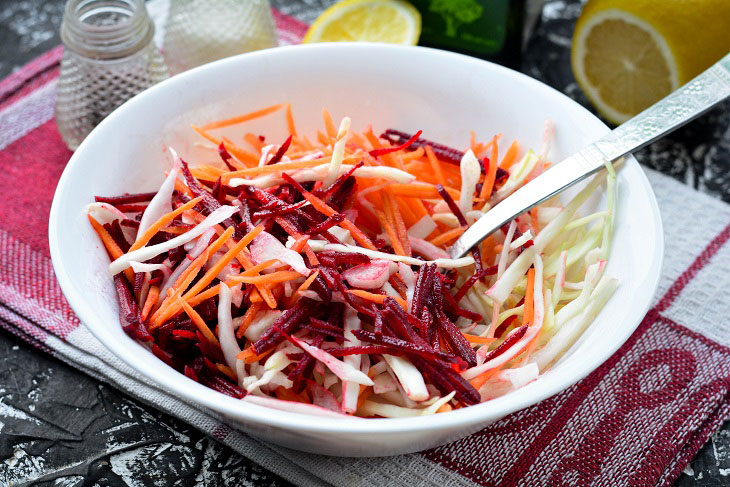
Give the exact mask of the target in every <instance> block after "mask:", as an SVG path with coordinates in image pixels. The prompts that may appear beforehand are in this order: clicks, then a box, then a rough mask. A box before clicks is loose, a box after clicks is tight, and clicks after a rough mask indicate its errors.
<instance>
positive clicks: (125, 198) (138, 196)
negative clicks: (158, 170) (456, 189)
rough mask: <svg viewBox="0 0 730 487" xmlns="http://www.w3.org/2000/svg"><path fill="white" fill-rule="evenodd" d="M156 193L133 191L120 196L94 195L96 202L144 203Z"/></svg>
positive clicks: (112, 203) (114, 203)
mask: <svg viewBox="0 0 730 487" xmlns="http://www.w3.org/2000/svg"><path fill="white" fill-rule="evenodd" d="M156 194H157V193H155V192H154V191H153V192H151V193H135V194H124V195H122V196H94V201H96V202H97V203H109V204H110V205H115V206H116V205H123V204H129V203H144V202H147V201H150V200H151V199H152V198H154V197H155V195H156Z"/></svg>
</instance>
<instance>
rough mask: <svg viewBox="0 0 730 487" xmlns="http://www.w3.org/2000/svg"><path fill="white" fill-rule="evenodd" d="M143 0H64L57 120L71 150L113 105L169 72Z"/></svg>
mask: <svg viewBox="0 0 730 487" xmlns="http://www.w3.org/2000/svg"><path fill="white" fill-rule="evenodd" d="M154 32H155V26H154V24H153V23H152V20H151V19H150V17H149V15H148V14H147V9H146V8H145V5H144V0H68V2H67V3H66V10H65V12H64V15H63V23H62V24H61V39H62V40H63V44H64V46H65V49H64V53H63V59H62V60H61V74H60V77H59V80H58V85H57V89H56V123H57V125H58V131H59V132H60V133H61V136H62V137H63V140H64V141H65V142H66V145H68V147H69V148H70V149H71V150H75V149H76V148H77V147H78V146H79V144H80V143H81V141H82V140H84V138H85V137H86V136H87V135H88V134H89V132H91V130H92V129H93V128H94V127H96V125H98V124H99V122H101V121H102V120H103V119H104V117H106V116H107V115H109V113H111V112H112V111H113V110H114V109H115V108H117V107H118V106H119V105H121V104H122V103H124V102H125V101H127V100H128V99H129V98H131V97H133V96H134V95H136V94H137V93H139V92H141V91H143V90H144V89H146V88H148V87H150V86H152V85H153V84H155V83H157V82H158V81H162V80H163V79H165V78H167V77H168V70H167V67H166V66H165V63H164V60H163V58H162V56H161V55H160V52H159V50H158V49H157V47H156V46H155V44H154V41H153V39H152V38H153V35H154Z"/></svg>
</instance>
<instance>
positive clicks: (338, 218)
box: [304, 213, 345, 242]
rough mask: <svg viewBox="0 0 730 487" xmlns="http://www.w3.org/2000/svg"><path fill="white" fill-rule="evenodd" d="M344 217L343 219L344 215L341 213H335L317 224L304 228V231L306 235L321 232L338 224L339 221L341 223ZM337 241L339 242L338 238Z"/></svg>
mask: <svg viewBox="0 0 730 487" xmlns="http://www.w3.org/2000/svg"><path fill="white" fill-rule="evenodd" d="M344 219H345V215H343V214H342V213H335V214H334V215H332V216H331V217H329V218H327V219H326V220H325V221H323V222H322V223H320V224H319V225H317V226H314V227H312V228H310V229H309V230H306V231H305V232H304V233H306V234H308V235H317V234H321V233H322V232H325V231H327V230H329V229H330V228H332V227H334V226H335V225H339V224H340V223H342V221H343V220H344ZM335 240H336V239H335ZM338 242H339V240H338Z"/></svg>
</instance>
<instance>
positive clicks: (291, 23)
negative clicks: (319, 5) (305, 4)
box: [271, 8, 309, 44]
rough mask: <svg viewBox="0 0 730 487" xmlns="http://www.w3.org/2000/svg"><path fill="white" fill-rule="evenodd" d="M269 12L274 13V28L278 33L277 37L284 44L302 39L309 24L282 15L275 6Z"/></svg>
mask: <svg viewBox="0 0 730 487" xmlns="http://www.w3.org/2000/svg"><path fill="white" fill-rule="evenodd" d="M271 13H272V14H273V15H274V22H275V23H276V30H277V33H278V34H279V38H280V39H281V40H282V41H283V42H285V43H286V44H298V43H299V42H301V41H302V38H303V37H304V34H306V33H307V29H308V28H309V26H308V25H307V24H305V23H304V22H302V21H300V20H298V19H295V18H294V17H290V16H288V15H284V14H283V13H281V12H279V11H278V10H276V9H275V8H272V9H271Z"/></svg>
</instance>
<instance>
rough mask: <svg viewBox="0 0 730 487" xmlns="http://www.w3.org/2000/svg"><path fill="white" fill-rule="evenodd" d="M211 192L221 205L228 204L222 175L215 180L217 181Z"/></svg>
mask: <svg viewBox="0 0 730 487" xmlns="http://www.w3.org/2000/svg"><path fill="white" fill-rule="evenodd" d="M211 193H212V194H213V198H215V199H216V201H217V202H218V203H220V204H221V205H225V204H226V189H225V187H224V186H223V183H222V182H221V178H220V177H218V179H216V180H215V183H213V188H212V190H211Z"/></svg>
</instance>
